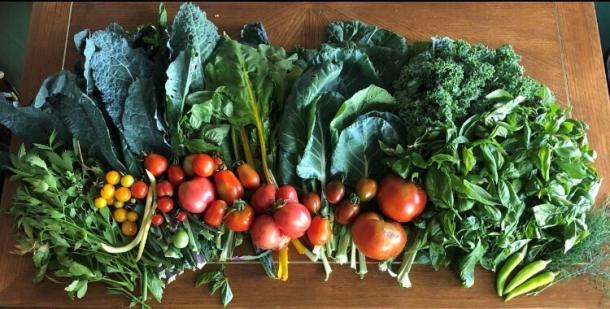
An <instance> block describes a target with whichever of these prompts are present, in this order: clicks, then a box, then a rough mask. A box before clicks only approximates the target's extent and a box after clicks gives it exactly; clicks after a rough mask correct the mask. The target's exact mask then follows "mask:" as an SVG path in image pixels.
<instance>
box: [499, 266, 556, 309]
mask: <svg viewBox="0 0 610 309" xmlns="http://www.w3.org/2000/svg"><path fill="white" fill-rule="evenodd" d="M555 276H556V274H555V273H554V272H550V271H545V272H543V273H541V274H539V275H537V276H535V277H533V278H531V279H529V280H527V281H525V283H523V284H522V285H520V286H518V287H516V288H515V289H514V290H513V291H512V292H510V293H508V295H507V296H506V299H505V300H504V301H505V302H507V301H509V300H511V299H513V298H515V297H517V296H519V295H523V294H525V293H528V292H531V291H533V290H535V289H537V288H539V287H542V286H545V285H547V284H549V283H551V282H553V280H555Z"/></svg>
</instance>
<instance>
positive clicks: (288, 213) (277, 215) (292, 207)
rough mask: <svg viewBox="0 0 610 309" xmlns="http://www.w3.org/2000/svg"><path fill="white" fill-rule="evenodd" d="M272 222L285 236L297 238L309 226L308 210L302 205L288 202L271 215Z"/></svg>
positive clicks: (309, 216)
mask: <svg viewBox="0 0 610 309" xmlns="http://www.w3.org/2000/svg"><path fill="white" fill-rule="evenodd" d="M273 220H274V221H275V223H276V224H277V226H278V227H279V228H280V230H282V233H284V234H285V235H286V236H288V237H290V238H291V239H295V238H299V237H301V236H303V235H304V234H305V232H307V229H308V228H309V225H310V224H311V215H310V214H309V210H307V208H306V207H305V206H303V204H299V203H295V202H288V203H287V204H286V205H284V206H281V207H280V208H278V209H277V210H276V211H275V212H274V213H273Z"/></svg>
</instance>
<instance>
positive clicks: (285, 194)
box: [275, 185, 299, 203]
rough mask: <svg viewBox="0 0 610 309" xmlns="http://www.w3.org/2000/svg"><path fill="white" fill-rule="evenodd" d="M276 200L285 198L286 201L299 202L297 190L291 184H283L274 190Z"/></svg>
mask: <svg viewBox="0 0 610 309" xmlns="http://www.w3.org/2000/svg"><path fill="white" fill-rule="evenodd" d="M275 199H276V200H280V199H282V200H285V201H287V202H294V203H298V202H299V195H298V194H297V190H296V189H295V188H294V187H293V186H291V185H283V186H281V187H279V188H278V189H277V192H275Z"/></svg>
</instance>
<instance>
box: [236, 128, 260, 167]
mask: <svg viewBox="0 0 610 309" xmlns="http://www.w3.org/2000/svg"><path fill="white" fill-rule="evenodd" d="M239 138H240V140H241V145H242V146H243V147H244V155H245V157H246V162H247V163H248V164H250V165H251V166H252V167H253V168H255V167H256V165H254V156H253V155H252V147H250V140H249V139H248V132H247V131H246V128H241V129H240V130H239Z"/></svg>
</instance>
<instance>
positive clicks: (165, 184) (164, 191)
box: [155, 180, 174, 197]
mask: <svg viewBox="0 0 610 309" xmlns="http://www.w3.org/2000/svg"><path fill="white" fill-rule="evenodd" d="M155 192H156V193H157V197H162V196H173V195H174V187H173V186H172V184H171V183H170V182H169V181H167V180H163V181H161V182H159V183H158V184H157V188H156V189H155Z"/></svg>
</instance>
